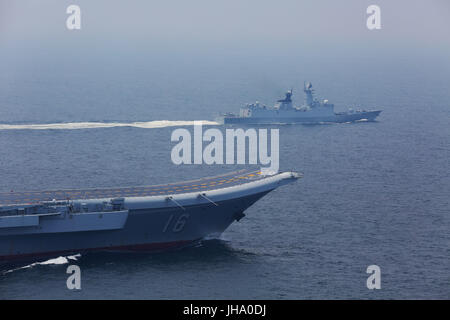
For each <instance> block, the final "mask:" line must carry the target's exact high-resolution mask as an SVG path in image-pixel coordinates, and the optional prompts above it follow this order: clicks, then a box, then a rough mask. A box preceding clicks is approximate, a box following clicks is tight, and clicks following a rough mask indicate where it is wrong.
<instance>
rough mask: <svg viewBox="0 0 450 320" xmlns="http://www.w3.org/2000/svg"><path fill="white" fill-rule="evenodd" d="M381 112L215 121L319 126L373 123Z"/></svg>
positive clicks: (222, 120)
mask: <svg viewBox="0 0 450 320" xmlns="http://www.w3.org/2000/svg"><path fill="white" fill-rule="evenodd" d="M380 113H381V111H366V112H356V113H342V114H340V113H336V114H334V115H331V116H318V117H311V116H303V117H295V116H283V115H278V114H276V113H274V114H273V116H271V117H269V116H264V117H257V116H255V117H253V116H250V117H239V116H223V117H219V118H218V119H217V121H218V122H219V123H221V124H297V123H303V124H319V123H345V122H356V121H375V119H376V117H378V115H379V114H380Z"/></svg>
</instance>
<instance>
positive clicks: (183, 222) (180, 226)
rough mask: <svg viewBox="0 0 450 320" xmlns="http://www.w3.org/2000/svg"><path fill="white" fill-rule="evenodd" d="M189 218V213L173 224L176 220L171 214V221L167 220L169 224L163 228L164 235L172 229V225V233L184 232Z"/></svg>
mask: <svg viewBox="0 0 450 320" xmlns="http://www.w3.org/2000/svg"><path fill="white" fill-rule="evenodd" d="M188 218H189V214H188V213H183V214H182V215H180V216H179V217H178V219H177V220H176V221H175V222H174V223H173V224H172V221H173V219H174V215H173V214H171V215H170V216H169V219H167V222H166V224H165V226H164V228H163V231H162V232H163V233H165V232H167V230H168V229H169V228H170V225H171V224H172V225H173V226H172V228H171V230H172V232H180V231H183V229H184V226H185V225H186V222H187V219H188Z"/></svg>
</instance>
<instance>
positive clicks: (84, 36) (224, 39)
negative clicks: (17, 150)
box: [0, 0, 450, 50]
mask: <svg viewBox="0 0 450 320" xmlns="http://www.w3.org/2000/svg"><path fill="white" fill-rule="evenodd" d="M70 4H77V5H79V6H80V7H81V11H82V30H80V31H69V30H67V29H66V25H65V20H66V19H67V16H68V15H67V14H66V12H65V11H66V8H67V6H68V5H70ZM370 4H377V5H379V6H380V7H381V19H382V20H381V21H382V29H381V30H376V31H369V30H368V29H367V28H366V18H367V14H366V8H367V7H368V6H369V5H370ZM449 39H450V1H448V0H431V1H425V0H421V1H417V0H396V1H392V0H387V1H386V0H370V1H367V0H343V1H335V0H328V1H325V0H322V1H320V0H305V1H300V0H276V1H275V0H139V1H137V0H134V1H133V0H131V1H125V0H121V1H117V0H115V1H111V0H88V1H86V0H70V1H66V0H40V1H33V0H0V45H1V46H2V47H3V49H6V48H10V49H14V48H15V47H16V48H17V47H20V48H26V47H27V45H30V46H31V45H32V46H33V47H34V45H35V44H36V43H41V44H43V45H45V46H48V45H51V44H53V45H58V44H62V45H64V44H65V43H74V41H76V44H77V45H81V46H88V45H92V46H101V45H102V44H104V45H108V44H119V43H123V44H124V43H131V44H133V45H136V46H139V47H146V48H150V49H151V48H152V47H158V46H167V47H168V48H169V47H170V48H174V47H176V48H185V49H194V50H195V49H196V48H203V47H212V46H215V47H222V48H229V49H230V48H233V47H236V48H242V47H251V46H257V47H258V48H264V47H273V46H276V45H280V46H294V47H295V46H298V47H301V46H302V45H310V44H317V45H319V46H320V45H325V44H333V45H339V44H344V45H345V44H351V43H353V44H355V45H357V44H358V43H361V44H367V43H375V44H377V45H380V44H381V45H393V46H401V45H408V46H410V45H411V46H418V47H420V46H428V47H436V48H445V49H448V48H449V47H450V40H449Z"/></svg>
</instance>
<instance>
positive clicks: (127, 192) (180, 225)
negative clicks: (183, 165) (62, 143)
mask: <svg viewBox="0 0 450 320" xmlns="http://www.w3.org/2000/svg"><path fill="white" fill-rule="evenodd" d="M298 177H299V175H298V174H296V173H290V172H289V173H287V172H285V173H280V174H276V175H273V176H268V177H264V176H262V175H261V173H260V172H250V173H248V172H245V173H243V172H237V173H233V174H230V175H225V176H219V177H215V178H207V179H202V180H195V181H190V182H185V183H178V184H170V185H165V186H154V187H137V188H134V189H133V188H124V189H109V190H105V189H91V190H63V191H49V192H29V193H4V194H0V262H2V263H6V262H9V261H11V260H18V259H19V260H21V259H30V258H36V257H44V256H47V257H48V256H56V255H61V254H66V255H68V254H75V253H83V252H87V251H161V250H168V249H177V248H181V247H185V246H189V245H192V244H193V243H196V242H197V241H200V240H201V239H204V238H205V237H208V236H218V235H220V234H221V233H222V232H223V231H224V230H226V229H227V228H228V226H229V225H230V224H232V223H233V222H234V221H239V220H240V219H241V218H242V217H243V216H244V214H243V212H244V211H245V210H246V209H247V208H248V207H250V206H251V205H252V204H253V203H255V202H256V201H257V200H259V199H260V198H261V197H263V196H264V195H266V194H267V193H269V192H270V191H272V190H274V189H276V188H277V187H278V186H280V185H283V184H286V183H289V182H292V181H294V180H296V179H297V178H298ZM136 190H137V191H136ZM158 190H161V191H158ZM166 190H167V191H166ZM108 192H109V193H110V195H111V196H116V197H117V196H118V195H123V197H122V198H109V197H99V195H104V194H105V193H106V194H107V193H108ZM58 193H59V194H60V197H67V196H68V195H75V194H82V195H83V199H81V200H64V201H59V202H58V201H56V199H57V198H53V197H54V196H55V195H57V194H58ZM24 197H34V198H33V199H38V198H39V197H40V198H41V199H42V200H38V201H37V203H39V201H41V202H40V205H41V206H40V207H39V208H40V209H39V210H40V211H39V212H38V213H32V214H27V213H26V212H25V213H24V211H23V210H24V208H25V210H26V208H33V206H34V205H35V203H20V202H23V200H24ZM50 198H53V199H54V200H51V202H50V203H45V202H44V201H46V200H47V201H48V200H49V199H50ZM84 198H86V199H84ZM117 199H119V200H120V201H119V202H118V203H119V205H118V206H116V207H115V209H109V210H106V211H105V210H100V209H99V207H100V206H101V205H102V204H105V203H108V201H113V203H116V202H117V201H116V202H114V200H117ZM30 200H32V199H30ZM2 201H3V203H4V204H3V205H2V204H1V203H2ZM32 201H36V200H32ZM65 201H66V202H65ZM42 203H44V206H43V207H42ZM52 203H54V205H53V204H52ZM68 207H70V210H68V209H67V208H68ZM42 208H44V209H46V210H47V211H48V212H46V211H45V210H43V209H42ZM74 208H75V209H74ZM76 208H79V210H78V209H76ZM50 209H51V210H50Z"/></svg>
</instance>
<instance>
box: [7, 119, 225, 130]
mask: <svg viewBox="0 0 450 320" xmlns="http://www.w3.org/2000/svg"><path fill="white" fill-rule="evenodd" d="M197 123H198V124H200V123H201V124H202V125H204V126H207V125H218V124H219V123H217V122H215V121H208V120H196V121H169V120H156V121H146V122H66V123H44V124H0V130H76V129H78V130H79V129H97V128H114V127H135V128H144V129H154V128H165V127H182V126H192V125H194V124H197Z"/></svg>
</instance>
